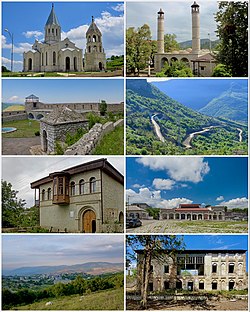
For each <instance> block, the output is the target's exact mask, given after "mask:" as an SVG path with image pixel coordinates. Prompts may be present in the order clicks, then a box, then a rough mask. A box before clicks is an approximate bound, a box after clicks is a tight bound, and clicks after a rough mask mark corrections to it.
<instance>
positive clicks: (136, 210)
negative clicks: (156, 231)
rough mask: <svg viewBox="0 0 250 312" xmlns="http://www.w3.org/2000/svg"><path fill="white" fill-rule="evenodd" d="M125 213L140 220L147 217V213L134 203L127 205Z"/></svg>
mask: <svg viewBox="0 0 250 312" xmlns="http://www.w3.org/2000/svg"><path fill="white" fill-rule="evenodd" d="M126 215H127V217H129V218H139V219H140V220H143V219H149V213H148V212H147V211H146V210H145V209H144V208H140V207H139V206H137V205H136V204H133V205H129V206H127V211H126Z"/></svg>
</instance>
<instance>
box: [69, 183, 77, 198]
mask: <svg viewBox="0 0 250 312" xmlns="http://www.w3.org/2000/svg"><path fill="white" fill-rule="evenodd" d="M70 195H71V196H74V195H76V184H75V182H73V181H72V182H71V183H70Z"/></svg>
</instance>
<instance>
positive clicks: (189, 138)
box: [183, 126, 214, 148]
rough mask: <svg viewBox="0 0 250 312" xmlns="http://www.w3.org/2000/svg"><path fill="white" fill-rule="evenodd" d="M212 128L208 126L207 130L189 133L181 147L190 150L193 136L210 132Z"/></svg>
mask: <svg viewBox="0 0 250 312" xmlns="http://www.w3.org/2000/svg"><path fill="white" fill-rule="evenodd" d="M212 128H214V126H210V127H208V128H203V130H201V131H197V132H193V133H190V134H189V136H188V137H187V138H186V139H185V140H184V141H183V145H184V146H185V147H186V148H192V145H191V141H192V139H193V138H194V136H195V135H197V134H202V133H204V132H208V131H210V130H211V129H212Z"/></svg>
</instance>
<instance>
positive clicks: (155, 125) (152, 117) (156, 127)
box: [151, 114, 165, 142]
mask: <svg viewBox="0 0 250 312" xmlns="http://www.w3.org/2000/svg"><path fill="white" fill-rule="evenodd" d="M156 115H158V114H154V115H152V116H151V122H152V124H153V126H154V128H155V132H156V135H157V136H158V138H159V140H160V141H161V142H165V139H164V137H163V135H162V134H161V128H160V126H159V125H158V123H157V122H156V121H155V120H154V117H155V116H156Z"/></svg>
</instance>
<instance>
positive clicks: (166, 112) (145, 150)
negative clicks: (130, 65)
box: [127, 79, 247, 155]
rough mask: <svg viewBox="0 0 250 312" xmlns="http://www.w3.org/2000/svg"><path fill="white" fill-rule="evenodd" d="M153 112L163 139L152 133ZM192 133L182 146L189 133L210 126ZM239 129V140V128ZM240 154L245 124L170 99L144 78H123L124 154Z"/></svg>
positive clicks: (244, 150)
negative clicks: (125, 152) (186, 142)
mask: <svg viewBox="0 0 250 312" xmlns="http://www.w3.org/2000/svg"><path fill="white" fill-rule="evenodd" d="M153 114H157V115H156V116H155V120H156V121H157V123H158V125H159V126H160V129H161V133H162V135H163V137H164V138H165V142H161V141H160V140H159V139H158V137H157V136H156V134H155V130H154V126H153V125H152V122H151V117H152V115H153ZM211 126H213V128H211V130H210V131H208V132H206V133H203V134H202V135H196V136H194V138H193V140H192V148H189V149H187V148H185V147H184V145H183V142H184V140H185V139H186V138H187V137H188V135H189V134H191V133H193V132H196V131H201V130H203V128H206V127H211ZM239 127H240V128H241V129H242V130H243V140H242V143H240V142H239V130H237V129H238V128H239ZM234 153H239V154H241V153H242V154H244V153H247V127H245V126H242V125H239V124H237V123H235V122H229V121H227V120H226V119H222V118H213V117H210V116H205V115H203V114H201V113H199V112H195V111H194V110H192V109H190V108H188V107H186V106H184V105H182V104H181V103H179V102H177V101H175V100H173V99H172V98H170V97H169V96H167V95H166V94H164V93H163V92H161V91H160V90H159V89H158V88H156V87H155V86H153V85H152V84H150V83H148V82H147V81H146V80H144V79H133V80H132V79H129V80H128V81H127V154H144V155H146V154H162V155H165V154H170V155H171V154H175V155H178V154H191V155H197V154H200V155H202V154H213V155H216V154H234Z"/></svg>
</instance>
